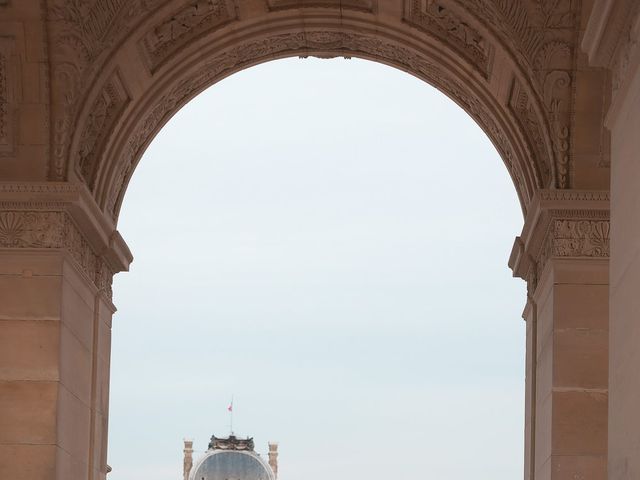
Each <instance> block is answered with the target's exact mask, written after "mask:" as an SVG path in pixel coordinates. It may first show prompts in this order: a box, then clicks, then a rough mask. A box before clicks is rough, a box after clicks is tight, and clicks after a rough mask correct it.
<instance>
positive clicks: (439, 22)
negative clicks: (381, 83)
mask: <svg viewBox="0 0 640 480" xmlns="http://www.w3.org/2000/svg"><path fill="white" fill-rule="evenodd" d="M405 20H406V21H407V22H408V23H410V24H411V25H414V26H416V27H418V28H420V29H421V30H424V31H426V32H427V33H430V34H433V35H435V36H436V37H438V38H439V39H440V40H442V41H444V42H446V43H447V44H449V45H450V46H451V47H453V48H454V49H455V50H456V51H457V52H459V53H460V54H462V55H463V56H464V57H465V58H466V60H467V61H469V62H470V63H471V64H472V65H473V66H474V67H475V68H476V69H477V70H478V71H479V72H480V73H481V74H482V75H483V76H484V77H485V78H488V77H489V75H490V73H491V63H492V60H493V47H492V45H491V44H490V43H489V42H488V41H487V40H485V38H484V37H483V36H482V35H481V34H480V33H479V32H478V31H477V30H476V29H475V28H473V27H472V26H471V25H469V24H468V23H466V22H464V21H463V20H462V19H460V18H459V17H458V16H457V15H456V14H455V13H454V12H452V11H451V10H450V9H448V8H446V7H444V6H443V5H442V4H441V3H440V0H407V4H406V7H405Z"/></svg>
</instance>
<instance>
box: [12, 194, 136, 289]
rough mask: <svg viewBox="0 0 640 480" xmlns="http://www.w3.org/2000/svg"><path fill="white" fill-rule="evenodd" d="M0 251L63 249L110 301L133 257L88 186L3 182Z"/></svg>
mask: <svg viewBox="0 0 640 480" xmlns="http://www.w3.org/2000/svg"><path fill="white" fill-rule="evenodd" d="M0 249H44V250H60V251H64V252H66V253H67V254H69V256H70V258H72V259H73V261H74V263H75V264H76V266H77V267H78V269H79V270H80V271H81V272H82V273H83V274H84V275H85V276H86V278H87V279H88V280H89V281H91V282H92V283H93V284H94V285H95V286H96V288H97V289H98V290H99V291H101V292H102V293H103V294H104V295H105V296H106V297H107V298H108V299H111V297H112V291H111V281H112V278H113V275H114V274H115V273H116V272H119V271H122V270H126V269H127V268H128V266H129V263H130V262H131V260H132V257H131V253H130V252H129V250H128V248H127V247H126V245H125V244H124V241H123V240H122V238H121V237H120V235H119V234H118V233H117V232H116V231H115V230H114V229H113V227H110V224H109V222H105V219H104V218H102V214H101V212H100V211H99V209H98V208H97V206H96V205H95V203H93V199H92V197H91V195H90V193H89V192H88V190H87V189H86V188H85V187H83V186H82V185H77V184H68V183H38V184H35V183H34V184H31V183H22V184H20V183H18V184H0Z"/></svg>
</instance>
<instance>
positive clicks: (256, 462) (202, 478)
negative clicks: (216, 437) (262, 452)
mask: <svg viewBox="0 0 640 480" xmlns="http://www.w3.org/2000/svg"><path fill="white" fill-rule="evenodd" d="M191 478H192V480H275V476H274V474H273V472H272V470H271V468H270V467H269V465H268V464H267V463H266V462H265V461H264V460H263V459H262V458H260V457H259V456H258V454H257V453H255V452H253V451H241V450H209V451H208V452H207V454H206V455H205V456H204V457H203V458H202V460H200V462H199V463H198V465H196V466H195V468H194V469H193V473H192V476H191Z"/></svg>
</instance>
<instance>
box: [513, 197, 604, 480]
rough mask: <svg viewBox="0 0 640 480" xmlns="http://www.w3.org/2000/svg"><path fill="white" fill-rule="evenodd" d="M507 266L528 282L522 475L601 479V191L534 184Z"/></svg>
mask: <svg viewBox="0 0 640 480" xmlns="http://www.w3.org/2000/svg"><path fill="white" fill-rule="evenodd" d="M509 265H510V266H511V268H512V269H513V271H514V275H516V276H518V277H521V278H523V279H524V280H526V281H527V285H528V301H527V306H526V308H525V311H524V314H523V317H524V320H525V321H526V323H527V328H526V332H527V340H526V341H527V349H526V351H527V357H526V417H525V418H526V420H525V423H526V425H525V479H526V480H573V479H584V480H606V478H607V401H608V351H609V349H608V341H609V312H608V308H609V302H608V300H609V195H608V193H607V192H586V191H584V192H580V191H572V192H563V191H559V190H546V191H541V192H539V194H538V195H537V198H536V199H535V201H534V204H533V206H532V208H531V210H530V212H529V214H528V216H527V218H526V223H525V226H524V229H523V232H522V235H521V236H520V237H518V238H517V239H516V242H515V245H514V248H513V251H512V254H511V258H510V260H509Z"/></svg>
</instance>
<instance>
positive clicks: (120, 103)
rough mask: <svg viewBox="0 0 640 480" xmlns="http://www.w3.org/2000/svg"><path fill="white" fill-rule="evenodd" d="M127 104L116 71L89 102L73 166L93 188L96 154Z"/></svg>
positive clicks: (97, 156)
mask: <svg viewBox="0 0 640 480" xmlns="http://www.w3.org/2000/svg"><path fill="white" fill-rule="evenodd" d="M128 103H129V95H128V94H127V91H126V90H125V88H124V85H123V83H122V80H121V79H120V76H119V75H118V73H114V74H113V75H112V76H111V77H110V78H109V80H108V81H107V83H106V85H105V86H104V88H103V89H102V91H101V92H100V94H99V95H98V98H96V99H95V100H94V102H93V105H92V107H91V110H90V112H89V115H88V116H87V118H86V120H85V121H84V122H83V123H84V130H83V131H82V134H81V136H80V141H79V146H78V151H77V166H78V169H79V173H80V175H81V176H82V178H84V181H85V182H86V184H87V185H88V186H89V188H91V189H93V186H94V182H95V175H96V170H97V167H98V160H99V155H100V153H101V151H102V147H103V146H104V142H105V140H106V139H107V138H108V135H109V133H110V132H111V131H112V129H113V126H114V125H115V123H116V122H117V121H118V119H119V118H120V115H121V114H122V112H123V111H124V109H125V108H126V106H127V104H128Z"/></svg>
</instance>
